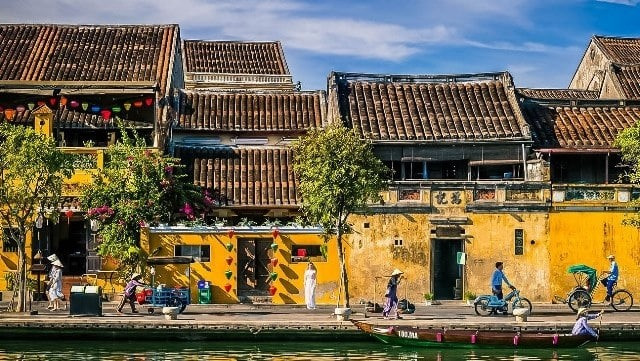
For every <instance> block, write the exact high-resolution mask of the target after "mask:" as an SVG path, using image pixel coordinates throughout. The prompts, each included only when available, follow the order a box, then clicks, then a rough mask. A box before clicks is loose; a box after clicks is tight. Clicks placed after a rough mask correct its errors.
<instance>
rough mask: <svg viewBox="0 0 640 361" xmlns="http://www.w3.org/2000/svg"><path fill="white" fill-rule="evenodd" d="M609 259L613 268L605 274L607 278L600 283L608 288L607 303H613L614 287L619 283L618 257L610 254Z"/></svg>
mask: <svg viewBox="0 0 640 361" xmlns="http://www.w3.org/2000/svg"><path fill="white" fill-rule="evenodd" d="M607 259H608V260H609V261H610V262H611V268H609V271H604V272H603V273H604V274H605V275H606V277H605V278H603V279H601V280H600V282H602V284H603V285H604V286H605V287H607V297H606V298H605V299H604V300H605V302H611V301H612V299H611V295H612V294H613V285H614V284H615V283H616V282H617V281H618V263H616V257H615V256H614V255H612V254H610V255H609V256H608V257H607Z"/></svg>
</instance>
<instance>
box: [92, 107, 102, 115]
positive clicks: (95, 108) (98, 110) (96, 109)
mask: <svg viewBox="0 0 640 361" xmlns="http://www.w3.org/2000/svg"><path fill="white" fill-rule="evenodd" d="M100 109H102V108H100V106H99V105H92V106H91V112H93V113H99V112H100Z"/></svg>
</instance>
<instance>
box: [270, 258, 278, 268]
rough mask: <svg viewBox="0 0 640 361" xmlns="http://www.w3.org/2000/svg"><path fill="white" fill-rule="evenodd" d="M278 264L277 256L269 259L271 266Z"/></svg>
mask: <svg viewBox="0 0 640 361" xmlns="http://www.w3.org/2000/svg"><path fill="white" fill-rule="evenodd" d="M277 265H278V259H277V258H272V259H271V266H273V267H274V268H275V267H276V266H277Z"/></svg>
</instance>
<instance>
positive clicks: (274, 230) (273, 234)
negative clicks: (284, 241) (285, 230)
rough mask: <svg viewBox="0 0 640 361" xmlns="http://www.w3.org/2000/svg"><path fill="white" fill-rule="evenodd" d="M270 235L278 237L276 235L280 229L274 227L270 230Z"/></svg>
mask: <svg viewBox="0 0 640 361" xmlns="http://www.w3.org/2000/svg"><path fill="white" fill-rule="evenodd" d="M271 235H272V236H273V238H278V236H279V235H280V230H278V229H277V228H274V229H273V231H271Z"/></svg>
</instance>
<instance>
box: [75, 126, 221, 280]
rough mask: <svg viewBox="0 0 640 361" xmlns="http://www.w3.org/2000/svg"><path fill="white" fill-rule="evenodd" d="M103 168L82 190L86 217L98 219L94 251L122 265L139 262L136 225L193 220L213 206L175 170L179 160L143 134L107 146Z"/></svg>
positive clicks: (127, 266)
mask: <svg viewBox="0 0 640 361" xmlns="http://www.w3.org/2000/svg"><path fill="white" fill-rule="evenodd" d="M105 155H106V157H105V158H106V159H108V161H107V162H106V164H105V166H104V168H103V169H102V170H101V171H99V172H98V174H96V175H95V176H94V179H93V182H92V184H90V185H88V186H87V187H86V188H85V189H84V192H83V201H82V202H83V206H84V207H85V209H87V215H86V217H87V218H88V219H90V220H92V221H93V222H98V224H99V230H98V233H99V234H100V236H101V241H100V242H99V243H98V254H100V255H102V256H105V257H109V258H111V259H112V260H114V261H115V263H116V264H117V265H118V266H119V267H120V269H122V270H126V271H127V272H130V271H132V270H134V269H135V268H136V267H138V266H139V265H140V262H141V261H143V259H142V258H141V257H140V256H141V254H140V248H139V240H140V229H141V227H144V226H146V225H154V224H158V223H171V222H172V221H174V220H176V219H186V220H188V221H195V220H196V219H198V217H204V215H205V214H206V212H207V211H208V210H207V206H213V203H214V202H213V201H212V199H211V197H210V196H208V194H203V192H202V191H201V190H200V189H199V188H197V187H196V186H195V185H193V184H191V183H188V182H186V181H185V180H184V176H183V175H179V174H178V172H177V171H178V168H179V164H178V160H177V159H174V158H171V157H168V156H164V155H162V154H161V153H159V152H158V151H155V150H152V149H149V148H146V147H145V143H144V140H143V139H141V138H138V137H137V136H136V135H135V134H134V136H133V137H127V135H126V134H123V140H122V141H119V142H117V143H116V144H115V145H112V146H110V147H109V148H108V149H107V151H106V154H105Z"/></svg>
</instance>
